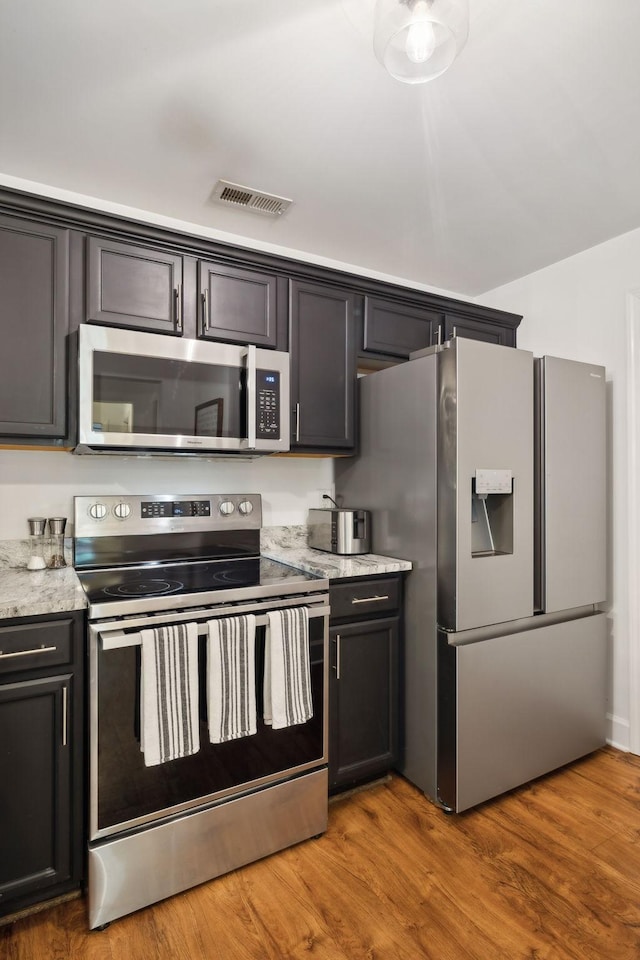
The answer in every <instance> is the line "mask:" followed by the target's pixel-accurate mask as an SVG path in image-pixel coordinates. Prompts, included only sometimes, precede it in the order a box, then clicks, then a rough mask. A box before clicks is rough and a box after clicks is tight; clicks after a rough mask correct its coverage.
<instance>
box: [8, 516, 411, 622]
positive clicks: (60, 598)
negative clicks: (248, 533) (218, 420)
mask: <svg viewBox="0 0 640 960" xmlns="http://www.w3.org/2000/svg"><path fill="white" fill-rule="evenodd" d="M28 546H29V545H28V541H24V540H5V541H0V620H8V619H12V618H14V617H15V618H19V617H36V616H47V615H49V614H53V613H71V612H73V611H76V610H84V609H86V607H87V599H86V596H85V594H84V591H83V589H82V587H81V586H80V581H79V580H78V577H77V575H76V572H75V570H74V569H73V566H72V562H73V555H72V544H71V541H70V540H69V541H67V542H66V543H65V559H66V561H67V564H68V565H67V566H66V567H62V568H60V569H56V570H49V569H45V570H34V571H32V570H27V568H26V562H27V559H28ZM261 553H262V556H264V557H267V558H269V559H270V560H277V561H278V562H279V563H284V564H286V565H287V566H289V567H294V568H295V569H297V570H303V571H304V572H305V573H312V574H314V575H315V576H317V577H323V578H326V579H329V580H333V579H343V578H350V577H373V576H378V575H380V574H385V573H400V572H403V571H408V570H411V563H410V562H409V561H408V560H402V559H399V558H395V557H384V556H379V555H377V554H372V553H368V554H363V555H360V556H348V557H346V556H338V555H337V554H333V553H325V552H324V551H321V550H314V549H313V548H311V547H308V546H307V542H306V527H305V526H287V527H263V530H262V537H261Z"/></svg>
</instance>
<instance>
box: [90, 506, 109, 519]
mask: <svg viewBox="0 0 640 960" xmlns="http://www.w3.org/2000/svg"><path fill="white" fill-rule="evenodd" d="M106 515H107V508H106V507H105V505H104V503H92V504H91V506H90V507H89V516H90V517H91V519H92V520H104V518H105V517H106Z"/></svg>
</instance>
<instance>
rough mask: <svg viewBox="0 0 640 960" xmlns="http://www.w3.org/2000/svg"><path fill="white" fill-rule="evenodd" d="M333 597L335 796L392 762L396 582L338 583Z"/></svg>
mask: <svg viewBox="0 0 640 960" xmlns="http://www.w3.org/2000/svg"><path fill="white" fill-rule="evenodd" d="M330 594H331V607H332V615H331V625H330V632H329V637H330V644H329V645H330V651H331V652H330V661H329V663H330V678H329V729H330V736H329V788H330V790H331V791H334V792H335V791H338V790H341V789H346V788H348V787H351V786H355V785H356V784H359V783H363V782H365V781H367V780H371V779H373V778H375V777H378V776H381V775H383V774H384V773H387V772H388V771H389V770H390V769H392V768H393V767H394V765H395V763H396V760H397V752H398V685H399V651H400V629H401V612H400V603H401V601H400V597H401V582H400V577H399V576H394V577H391V578H389V579H386V580H385V579H383V578H361V579H359V580H351V581H337V582H335V583H332V584H331V585H330ZM349 605H350V608H349ZM334 608H335V614H334ZM363 608H364V609H363Z"/></svg>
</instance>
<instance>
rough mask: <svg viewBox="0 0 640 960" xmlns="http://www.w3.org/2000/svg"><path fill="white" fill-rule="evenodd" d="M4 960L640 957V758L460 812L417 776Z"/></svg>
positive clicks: (55, 929) (585, 768)
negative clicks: (447, 808)
mask: <svg viewBox="0 0 640 960" xmlns="http://www.w3.org/2000/svg"><path fill="white" fill-rule="evenodd" d="M0 957H1V958H2V960H142V958H144V960H288V958H296V960H297V958H305V957H315V958H322V960H387V958H388V960H418V958H423V957H424V958H429V960H502V958H504V960H520V958H536V960H564V958H570V960H595V958H597V960H638V958H639V957H640V758H639V757H634V756H630V755H628V754H624V753H620V752H618V751H615V750H613V749H611V748H606V749H604V750H601V751H599V752H597V753H596V754H593V755H592V756H590V757H587V758H585V759H584V760H581V761H578V762H577V763H575V764H572V765H571V766H569V767H566V768H564V769H563V770H560V771H558V772H556V773H554V774H551V775H549V776H547V777H544V778H542V779H540V780H538V781H536V782H535V783H533V784H529V785H528V786H526V787H522V788H520V789H519V790H516V791H513V792H512V793H511V794H508V795H507V796H504V797H501V798H499V799H497V800H494V801H491V802H489V803H486V804H484V805H482V806H481V807H478V808H476V809H475V810H471V811H468V812H466V813H463V814H460V815H451V816H447V815H445V814H444V813H442V812H441V811H440V810H438V809H437V808H435V807H434V806H433V805H432V804H430V803H429V802H428V801H427V800H426V799H425V798H424V797H423V796H422V794H421V793H420V792H419V791H418V790H416V789H415V788H414V787H413V786H411V784H409V783H407V782H406V781H405V780H403V779H402V778H401V777H398V776H394V777H392V778H391V780H390V781H388V782H386V783H382V784H379V785H376V786H375V787H373V788H371V789H369V790H365V791H362V792H360V793H356V794H353V795H351V796H349V797H346V798H344V799H343V798H340V799H338V800H337V801H336V802H334V803H332V804H331V807H330V814H329V829H328V831H327V833H326V834H325V835H324V836H323V837H321V838H320V839H318V840H309V841H307V842H306V843H302V844H299V845H298V846H296V847H293V848H291V849H289V850H286V851H283V852H282V853H278V854H276V855H274V856H272V857H269V858H268V859H266V860H262V861H260V862H259V863H255V864H252V865H250V866H249V867H245V868H243V869H242V870H238V871H235V872H234V873H231V874H228V875H226V876H224V877H221V878H219V879H217V880H214V881H212V882H210V883H207V884H203V885H202V886H200V887H197V888H195V889H193V890H190V891H188V892H187V893H185V894H181V895H179V896H176V897H172V898H170V899H169V900H166V901H164V902H162V903H159V904H156V905H155V906H153V907H149V908H147V909H145V910H141V911H139V912H138V913H136V914H133V915H131V916H128V917H124V918H122V919H121V920H118V921H115V922H114V923H112V924H111V925H110V926H109V927H108V928H107V929H106V930H104V931H95V932H92V933H90V932H89V931H88V930H87V927H86V918H85V912H84V903H83V901H82V900H74V901H70V902H67V903H64V904H61V905H59V906H57V907H53V908H51V909H48V910H46V911H43V912H42V913H39V914H35V915H33V916H31V917H27V918H24V919H21V920H18V921H16V922H15V923H13V924H7V925H6V926H4V927H0Z"/></svg>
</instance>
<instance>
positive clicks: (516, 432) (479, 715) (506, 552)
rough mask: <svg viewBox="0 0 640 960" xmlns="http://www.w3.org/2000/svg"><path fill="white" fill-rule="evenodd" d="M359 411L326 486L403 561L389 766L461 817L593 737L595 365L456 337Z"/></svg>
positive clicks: (600, 447) (603, 510)
mask: <svg viewBox="0 0 640 960" xmlns="http://www.w3.org/2000/svg"><path fill="white" fill-rule="evenodd" d="M359 405H360V452H359V455H358V456H357V457H355V458H352V459H345V460H339V461H336V492H337V494H338V495H339V496H342V497H343V498H344V502H347V503H357V504H358V506H360V507H362V508H364V509H368V510H370V511H371V513H372V518H371V531H372V534H371V536H372V546H371V549H372V551H373V552H374V553H381V554H386V555H390V556H398V557H402V558H405V559H408V560H411V561H412V564H413V569H412V571H411V573H410V574H409V576H408V578H407V584H406V593H405V631H404V640H405V642H404V664H403V697H402V701H403V714H404V716H403V736H402V741H403V746H402V759H401V765H400V769H401V772H402V773H404V774H405V776H406V777H407V778H408V779H409V780H411V781H412V782H413V783H414V784H416V785H417V786H418V787H419V788H420V789H421V790H423V791H424V793H425V794H426V795H427V796H428V797H430V798H431V799H432V800H433V801H434V802H436V803H438V804H440V805H442V806H443V807H445V808H446V809H450V810H455V811H462V810H465V809H467V808H469V807H472V806H475V805H476V804H478V803H481V802H483V801H484V800H487V799H489V798H491V797H494V796H497V795H498V794H500V793H503V792H505V791H507V790H510V789H512V788H513V787H516V786H518V785H520V784H522V783H525V782H527V781H529V780H531V779H533V778H535V777H537V776H540V775H542V774H544V773H547V772H549V771H551V770H553V769H556V768H557V767H559V766H562V765H563V764H565V763H568V762H569V761H572V760H575V759H576V758H578V757H580V756H583V755H584V754H587V753H589V752H591V751H592V750H594V749H596V748H598V747H599V746H601V745H602V744H604V742H605V704H606V686H607V657H606V643H607V637H606V617H605V614H604V613H602V612H601V611H599V610H598V608H597V606H596V605H597V604H599V603H601V602H602V601H604V600H605V598H606V587H607V564H606V551H607V545H606V514H607V505H606V384H605V371H604V369H603V368H602V367H600V366H595V365H590V364H584V363H578V362H575V361H571V360H562V359H558V358H554V357H543V358H542V359H536V360H534V357H533V355H532V354H531V353H529V352H528V351H524V350H515V349H512V348H509V347H502V346H497V345H494V344H488V343H482V342H478V341H474V340H467V339H462V338H458V339H454V340H452V341H450V342H449V343H448V344H446V345H445V346H444V347H442V348H432V349H429V350H426V351H421V352H420V353H418V354H414V355H413V358H412V359H411V360H410V361H409V362H408V363H404V364H399V365H397V366H394V367H390V368H388V369H385V370H381V371H378V372H376V373H372V374H369V375H367V376H365V377H362V378H361V379H360V381H359Z"/></svg>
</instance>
